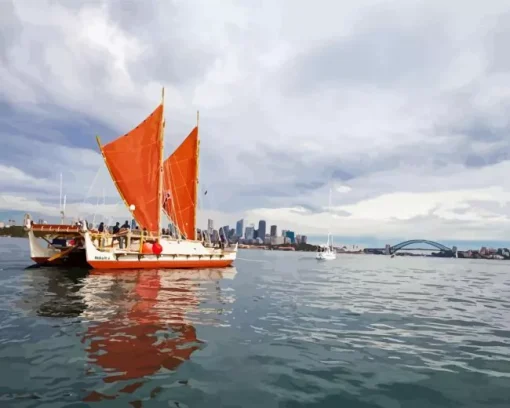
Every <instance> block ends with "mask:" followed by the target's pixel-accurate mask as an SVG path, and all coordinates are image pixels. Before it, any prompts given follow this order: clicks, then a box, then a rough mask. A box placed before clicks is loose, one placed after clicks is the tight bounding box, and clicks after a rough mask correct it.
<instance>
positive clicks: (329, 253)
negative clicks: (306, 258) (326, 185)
mask: <svg viewBox="0 0 510 408" xmlns="http://www.w3.org/2000/svg"><path fill="white" fill-rule="evenodd" d="M328 208H331V188H330V189H329V207H328ZM315 259H317V260H319V261H332V260H334V259H336V251H335V250H334V249H333V236H332V235H331V230H329V231H328V242H327V244H326V245H321V246H319V247H318V248H317V255H316V256H315Z"/></svg>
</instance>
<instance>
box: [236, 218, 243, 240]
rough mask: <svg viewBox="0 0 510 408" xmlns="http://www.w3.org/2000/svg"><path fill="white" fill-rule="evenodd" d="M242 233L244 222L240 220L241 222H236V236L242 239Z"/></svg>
mask: <svg viewBox="0 0 510 408" xmlns="http://www.w3.org/2000/svg"><path fill="white" fill-rule="evenodd" d="M243 231H244V220H243V219H241V220H239V221H237V222H236V235H237V236H238V237H242V236H243Z"/></svg>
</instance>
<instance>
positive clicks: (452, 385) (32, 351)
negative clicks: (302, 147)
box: [0, 239, 510, 408]
mask: <svg viewBox="0 0 510 408" xmlns="http://www.w3.org/2000/svg"><path fill="white" fill-rule="evenodd" d="M27 244H28V242H27V241H26V240H23V239H0V367H1V370H0V407H2V408H5V407H38V408H39V407H51V408H54V407H87V406H91V407H101V406H105V407H130V406H132V407H181V408H184V407H321V408H322V407H353V408H358V407H359V408H370V407H374V408H375V407H384V408H398V407H413V408H418V407H427V408H429V407H501V408H503V407H506V408H507V407H509V406H510V269H509V267H508V264H507V263H505V262H497V261H483V260H465V259H437V258H393V259H392V258H389V257H384V256H370V255H344V256H339V257H338V259H337V260H336V261H332V262H328V263H317V261H315V259H313V254H310V253H288V252H277V251H259V250H251V251H250V250H245V251H240V252H239V259H238V261H237V262H236V266H235V268H230V269H226V270H207V271H175V272H165V271H139V272H125V273H118V272H116V273H112V274H109V273H102V274H94V273H90V272H86V271H82V270H68V271H61V270H57V269H24V268H25V267H26V266H28V265H29V264H30V262H29V260H28V246H27Z"/></svg>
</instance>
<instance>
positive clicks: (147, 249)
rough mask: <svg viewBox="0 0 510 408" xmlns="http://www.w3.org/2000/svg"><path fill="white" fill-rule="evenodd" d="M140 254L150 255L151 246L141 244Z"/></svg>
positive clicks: (149, 244)
mask: <svg viewBox="0 0 510 408" xmlns="http://www.w3.org/2000/svg"><path fill="white" fill-rule="evenodd" d="M142 254H152V244H151V243H150V242H146V243H144V244H143V246H142Z"/></svg>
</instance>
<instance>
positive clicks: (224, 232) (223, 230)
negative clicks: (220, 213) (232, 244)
mask: <svg viewBox="0 0 510 408" xmlns="http://www.w3.org/2000/svg"><path fill="white" fill-rule="evenodd" d="M229 231H230V227H229V226H228V225H224V226H223V227H222V230H221V231H220V233H221V234H223V235H225V236H226V237H228V232H229Z"/></svg>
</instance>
